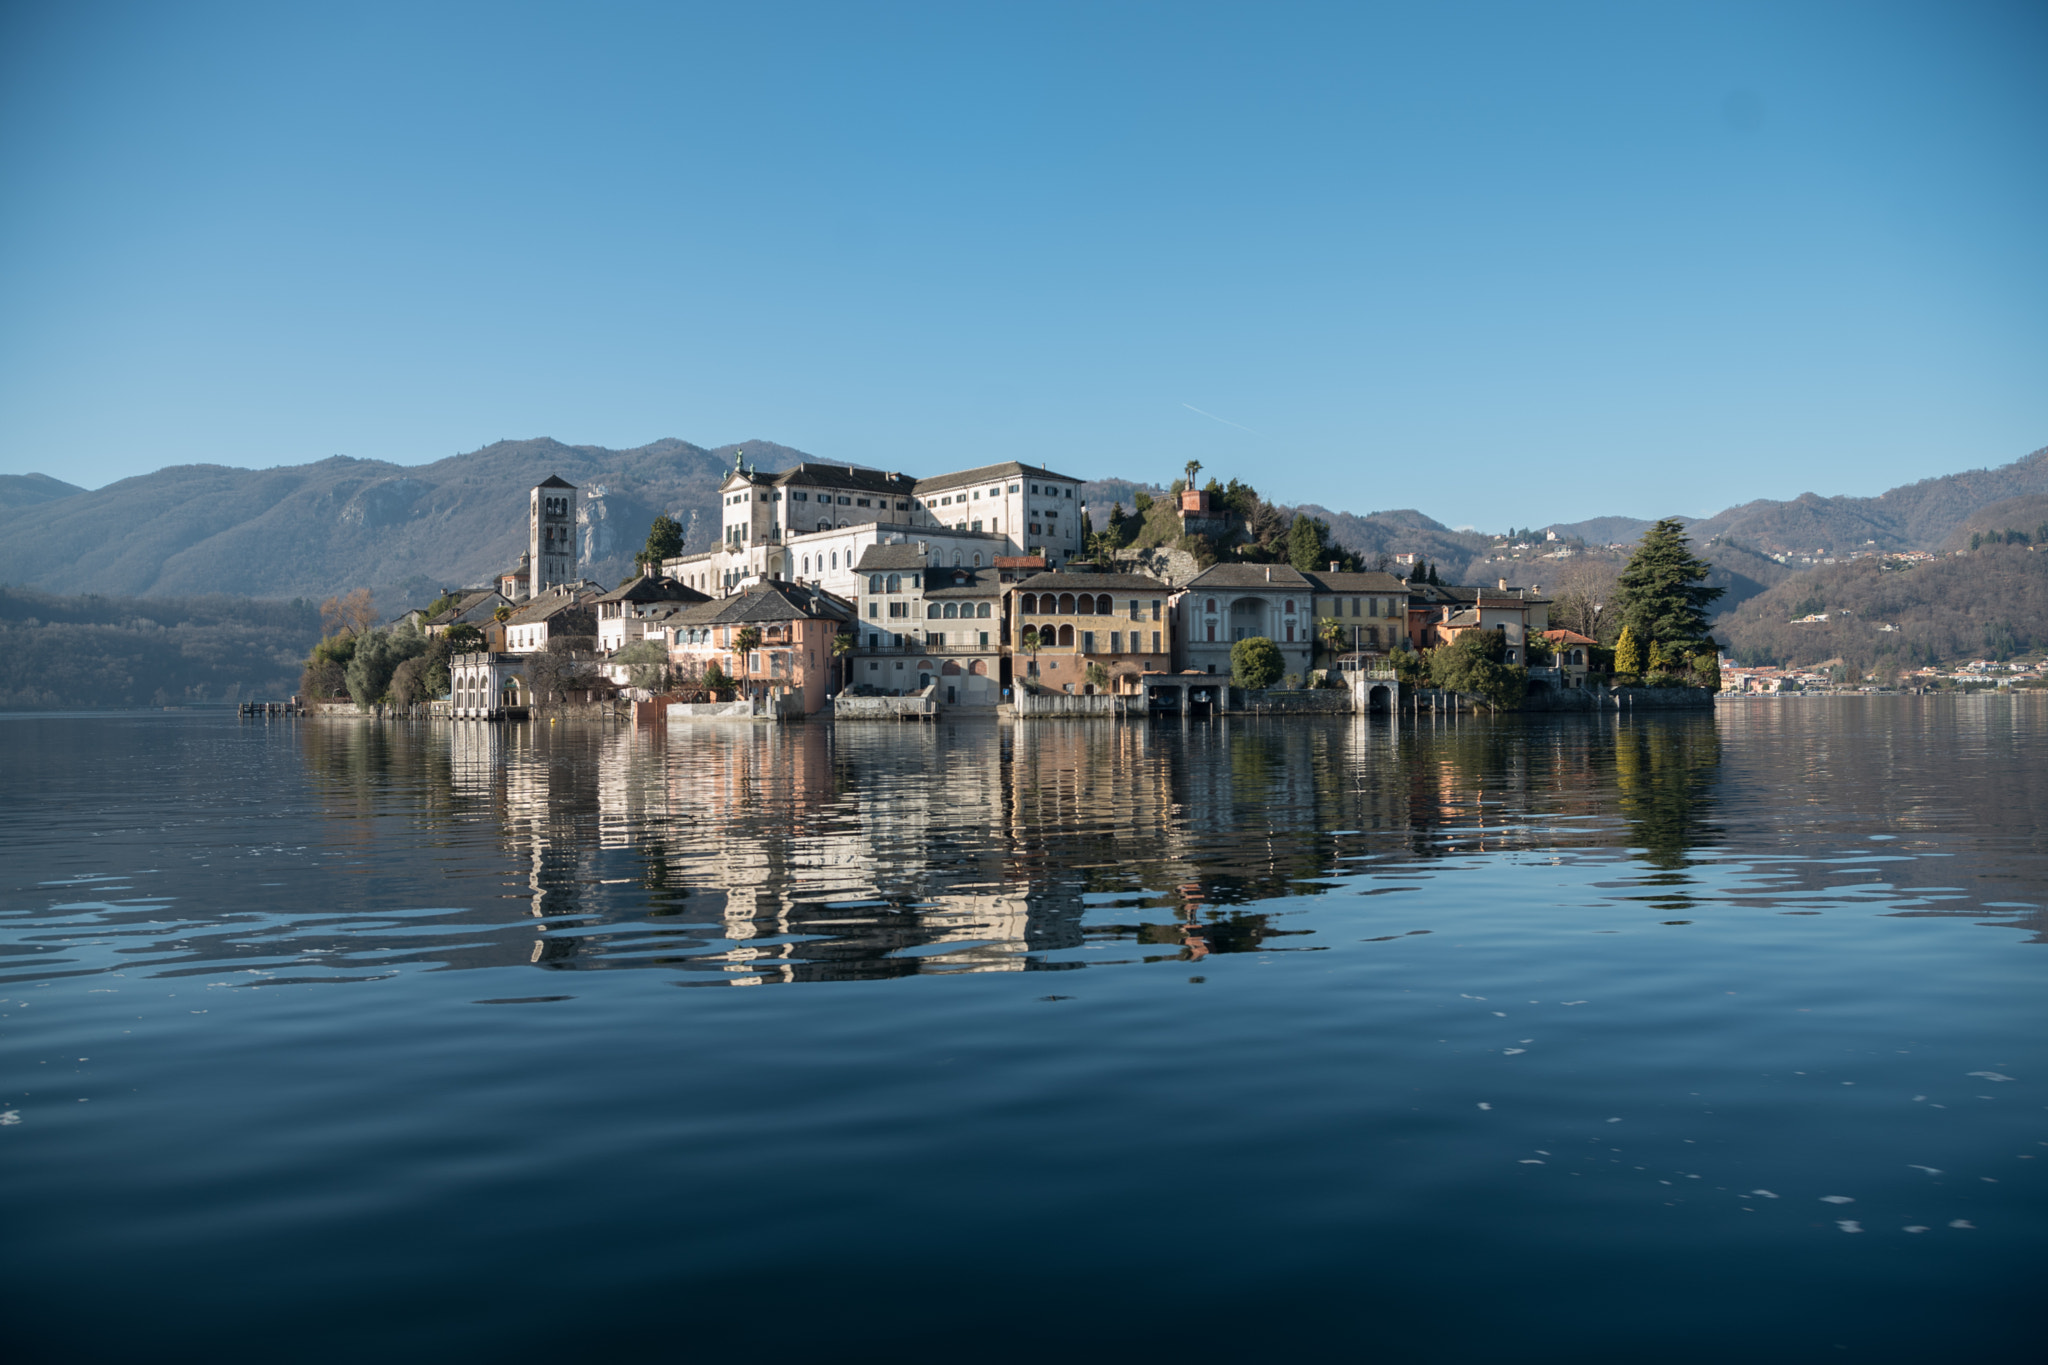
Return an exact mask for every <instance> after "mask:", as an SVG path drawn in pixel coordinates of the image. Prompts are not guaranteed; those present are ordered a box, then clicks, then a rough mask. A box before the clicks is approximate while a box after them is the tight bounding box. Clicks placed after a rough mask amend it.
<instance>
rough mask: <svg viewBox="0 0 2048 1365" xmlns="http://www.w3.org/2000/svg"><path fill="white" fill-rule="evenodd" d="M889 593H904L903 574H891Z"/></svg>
mask: <svg viewBox="0 0 2048 1365" xmlns="http://www.w3.org/2000/svg"><path fill="white" fill-rule="evenodd" d="M889 591H890V592H902V591H903V575H902V574H895V573H892V574H890V575H889Z"/></svg>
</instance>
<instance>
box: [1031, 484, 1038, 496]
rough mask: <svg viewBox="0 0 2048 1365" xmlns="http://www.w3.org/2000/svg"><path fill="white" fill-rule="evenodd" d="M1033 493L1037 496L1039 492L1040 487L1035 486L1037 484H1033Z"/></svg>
mask: <svg viewBox="0 0 2048 1365" xmlns="http://www.w3.org/2000/svg"><path fill="white" fill-rule="evenodd" d="M1031 491H1032V493H1034V494H1036V493H1037V492H1038V485H1037V484H1035V483H1034V484H1032V485H1031Z"/></svg>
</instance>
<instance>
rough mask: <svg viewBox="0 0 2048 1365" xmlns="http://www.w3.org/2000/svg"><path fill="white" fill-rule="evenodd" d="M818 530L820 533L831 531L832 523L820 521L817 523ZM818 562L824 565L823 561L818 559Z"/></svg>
mask: <svg viewBox="0 0 2048 1365" xmlns="http://www.w3.org/2000/svg"><path fill="white" fill-rule="evenodd" d="M818 529H819V530H820V531H829V530H831V529H832V523H831V522H829V521H821V522H819V523H818ZM818 562H819V563H821V564H822V563H824V560H823V559H820V560H819V561H818Z"/></svg>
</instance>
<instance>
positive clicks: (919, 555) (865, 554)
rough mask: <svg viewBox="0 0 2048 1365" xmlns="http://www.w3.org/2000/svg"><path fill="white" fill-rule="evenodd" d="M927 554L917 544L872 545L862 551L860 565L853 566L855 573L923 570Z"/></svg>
mask: <svg viewBox="0 0 2048 1365" xmlns="http://www.w3.org/2000/svg"><path fill="white" fill-rule="evenodd" d="M925 559H926V555H925V552H924V551H922V550H920V549H918V548H917V546H916V545H915V544H910V545H870V546H868V547H867V549H866V550H864V551H862V553H861V557H860V563H858V564H856V565H854V566H853V571H854V572H855V573H892V572H895V573H900V572H903V571H904V570H914V569H922V568H923V567H924V563H925Z"/></svg>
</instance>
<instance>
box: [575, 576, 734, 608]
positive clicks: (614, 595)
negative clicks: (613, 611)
mask: <svg viewBox="0 0 2048 1365" xmlns="http://www.w3.org/2000/svg"><path fill="white" fill-rule="evenodd" d="M708 595H709V594H706V593H701V592H698V591H697V590H696V589H695V588H691V587H686V586H684V585H683V584H681V583H679V582H677V581H676V580H675V579H673V578H659V577H651V576H649V575H647V574H642V575H641V576H640V577H638V578H636V579H634V580H633V581H632V582H630V583H627V584H625V585H624V586H623V587H617V588H613V589H612V590H611V591H610V592H608V593H606V594H605V595H604V596H602V597H600V598H598V599H597V600H598V601H600V602H702V601H704V600H705V599H706V597H707V596H708Z"/></svg>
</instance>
